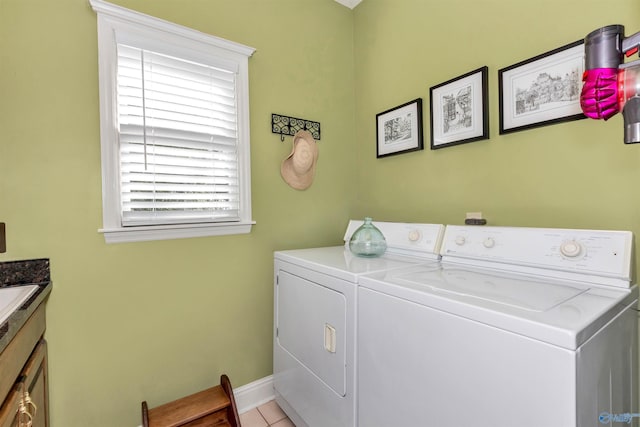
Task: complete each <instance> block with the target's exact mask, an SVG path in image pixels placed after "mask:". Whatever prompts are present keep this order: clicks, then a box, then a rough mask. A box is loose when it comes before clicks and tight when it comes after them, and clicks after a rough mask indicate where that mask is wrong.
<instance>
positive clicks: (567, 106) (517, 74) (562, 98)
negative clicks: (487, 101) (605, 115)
mask: <svg viewBox="0 0 640 427" xmlns="http://www.w3.org/2000/svg"><path fill="white" fill-rule="evenodd" d="M583 45H584V41H583V40H578V41H576V42H574V43H570V44H568V45H566V46H562V47H560V48H558V49H555V50H552V51H550V52H546V53H543V54H542V55H538V56H536V57H534V58H531V59H527V60H526V61H522V62H519V63H517V64H515V65H512V66H510V67H506V68H503V69H501V70H498V84H499V92H500V134H501V135H502V134H505V133H510V132H517V131H521V130H525V129H531V128H535V127H539V126H547V125H552V124H555V123H561V122H568V121H571V120H578V119H584V118H585V115H584V114H583V113H582V109H581V108H580V90H581V86H582V81H581V79H582V73H583V72H584V46H583Z"/></svg>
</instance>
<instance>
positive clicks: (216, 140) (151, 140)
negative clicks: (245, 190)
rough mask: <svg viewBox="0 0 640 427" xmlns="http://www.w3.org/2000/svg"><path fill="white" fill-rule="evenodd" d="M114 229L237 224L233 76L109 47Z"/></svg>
mask: <svg viewBox="0 0 640 427" xmlns="http://www.w3.org/2000/svg"><path fill="white" fill-rule="evenodd" d="M117 56H118V60H117V61H118V62H117V64H118V66H117V95H118V96H117V98H118V101H117V120H118V133H119V144H120V149H119V150H120V151H119V154H120V186H121V188H120V195H121V205H122V225H123V226H136V225H153V224H176V223H194V222H217V221H226V222H229V221H239V220H240V216H239V209H240V207H239V203H240V195H239V183H238V180H239V176H238V149H237V144H238V126H237V116H238V113H237V102H236V93H237V91H236V73H235V71H234V70H227V69H222V68H216V67H212V66H210V65H206V64H200V63H196V62H192V61H187V60H183V59H179V58H174V57H171V56H168V55H164V54H160V53H157V52H153V51H149V50H145V49H141V48H137V47H132V46H128V45H125V44H118V45H117Z"/></svg>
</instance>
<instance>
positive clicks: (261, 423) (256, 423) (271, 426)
mask: <svg viewBox="0 0 640 427" xmlns="http://www.w3.org/2000/svg"><path fill="white" fill-rule="evenodd" d="M240 423H242V427H296V426H295V425H294V424H293V423H292V422H291V420H290V419H289V418H287V414H285V413H284V412H282V409H280V407H279V406H278V404H277V403H276V401H275V400H272V401H270V402H267V403H265V404H264V405H261V406H258V407H257V408H254V409H252V410H250V411H247V412H245V413H243V414H240Z"/></svg>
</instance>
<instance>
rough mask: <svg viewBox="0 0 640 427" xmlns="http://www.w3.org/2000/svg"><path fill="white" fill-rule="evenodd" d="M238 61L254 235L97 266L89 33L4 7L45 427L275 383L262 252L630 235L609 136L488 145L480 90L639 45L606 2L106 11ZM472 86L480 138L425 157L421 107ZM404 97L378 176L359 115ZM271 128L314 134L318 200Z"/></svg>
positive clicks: (5, 67)
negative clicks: (354, 241)
mask: <svg viewBox="0 0 640 427" xmlns="http://www.w3.org/2000/svg"><path fill="white" fill-rule="evenodd" d="M115 3H117V4H120V5H123V6H126V7H129V8H132V9H134V10H138V11H141V12H144V13H147V14H150V15H154V16H158V17H160V18H163V19H166V20H170V21H173V22H177V23H179V24H183V25H186V26H189V27H192V28H195V29H197V30H200V31H203V32H206V33H210V34H214V35H217V36H220V37H224V38H227V39H231V40H234V41H237V42H240V43H244V44H247V45H249V46H252V47H255V48H256V49H257V52H256V53H255V55H254V56H253V57H252V58H251V59H250V62H249V65H250V91H251V136H252V141H251V142H252V151H251V155H252V184H253V216H254V219H255V220H256V221H257V224H256V226H255V227H254V229H253V231H252V233H251V234H249V235H242V236H225V237H211V238H199V239H184V240H172V241H163V242H146V243H130V244H113V245H106V244H105V243H104V240H103V238H102V235H100V234H99V233H97V231H96V230H97V229H98V228H100V227H101V219H102V212H101V206H102V204H101V183H100V150H99V147H100V145H99V130H98V123H99V116H98V82H97V40H96V17H95V13H94V12H93V11H92V10H91V8H90V7H89V5H88V2H87V1H86V0H57V1H55V2H53V1H50V0H0V129H1V130H2V133H1V134H0V221H3V222H6V223H7V232H8V249H9V252H8V253H6V254H1V255H0V261H6V260H12V259H25V258H35V257H50V258H51V263H52V276H53V280H54V290H53V293H52V295H51V297H50V300H49V303H48V307H47V320H48V329H47V339H48V340H49V344H50V348H49V349H50V359H49V367H50V386H51V387H50V392H51V407H52V408H51V409H52V413H51V416H52V424H53V427H76V426H78V427H80V426H89V425H90V426H92V427H102V426H105V427H107V426H108V427H116V426H117V427H127V426H135V425H137V424H138V423H139V422H140V419H139V402H140V401H141V400H143V399H146V400H148V401H149V402H150V403H151V404H152V405H154V404H158V403H161V402H164V401H167V400H170V399H173V398H175V397H177V396H181V395H184V394H187V393H191V392H193V391H195V390H199V389H201V388H205V387H208V386H210V385H212V384H213V383H215V382H217V380H218V376H219V375H220V373H222V372H226V373H227V374H229V375H230V377H231V379H232V381H233V383H234V385H235V386H236V387H237V386H240V385H243V384H246V383H248V382H250V381H253V380H256V379H258V378H262V377H264V376H267V375H269V374H271V372H272V371H271V362H272V360H271V333H272V332H271V331H272V280H273V279H272V274H273V271H272V251H273V250H277V249H285V248H294V247H309V246H322V245H330V244H337V243H339V242H340V239H341V236H342V232H343V230H344V226H345V225H346V221H347V219H348V218H349V217H361V216H363V215H365V214H367V215H372V216H373V217H374V219H378V220H394V221H421V222H438V223H453V224H457V223H462V222H463V219H464V215H465V212H469V211H482V212H484V214H485V216H486V217H487V218H488V220H489V223H490V224H494V225H522V226H544V227H572V228H578V227H580V228H612V229H629V230H632V231H634V233H635V234H636V235H640V221H639V218H640V216H639V215H640V198H638V197H637V195H638V193H639V192H638V191H637V190H636V185H637V183H640V146H625V145H624V144H623V143H622V119H621V117H620V116H619V115H618V116H616V117H614V118H612V119H611V120H609V121H608V122H602V121H594V120H580V121H575V122H571V123H563V124H558V125H554V126H548V127H544V128H539V129H534V130H528V131H523V132H518V133H514V134H510V135H504V136H499V135H498V85H497V71H498V69H500V68H503V67H506V66H509V65H511V64H513V63H516V62H519V61H521V60H524V59H526V58H530V57H532V56H535V55H537V54H540V53H542V52H545V51H548V50H551V49H554V48H556V47H558V46H561V45H563V44H566V43H569V42H572V41H574V40H577V39H580V38H582V37H584V35H585V34H587V33H588V32H589V31H591V30H593V29H595V28H598V27H601V26H603V25H607V24H612V23H620V24H623V25H625V26H626V27H627V32H628V33H631V32H635V31H638V30H640V3H638V2H637V0H617V1H616V2H615V5H613V6H609V5H607V7H603V6H602V2H601V1H598V2H596V1H595V0H581V1H577V0H553V1H552V0H540V1H537V2H513V1H511V0H480V1H470V0H467V1H463V0H451V1H449V2H441V1H431V0H364V1H363V3H361V4H360V5H359V6H358V7H357V8H356V9H355V10H353V11H351V10H349V9H347V8H344V7H342V6H340V5H339V4H337V3H335V2H334V1H333V0H215V1H205V0H155V1H153V2H150V1H148V0H118V1H116V2H115ZM483 65H487V66H488V67H489V72H490V74H489V92H490V96H489V103H490V104H489V105H490V128H491V138H490V139H489V140H487V141H480V142H474V143H471V144H464V145H460V146H456V147H448V148H444V149H441V150H437V151H431V150H429V149H428V144H429V138H430V135H429V87H431V86H434V85H436V84H439V83H441V82H444V81H446V80H449V79H451V78H453V77H456V76H459V75H461V74H464V73H466V72H468V71H470V70H473V69H476V68H478V67H480V66H483ZM417 97H421V98H423V101H424V129H425V143H426V145H427V147H426V149H425V150H424V151H420V152H416V153H409V154H403V155H399V156H392V157H388V158H384V159H376V157H375V115H376V113H379V112H381V111H384V110H386V109H389V108H391V107H394V106H396V105H399V104H402V103H404V102H406V101H409V100H411V99H414V98H417ZM272 112H275V113H282V114H290V115H293V116H297V117H304V118H309V119H312V120H317V121H320V122H321V123H322V141H321V142H320V143H319V147H320V159H319V163H318V170H317V177H316V180H315V182H314V184H313V186H312V187H311V188H310V189H309V190H307V191H304V192H298V191H295V190H292V189H291V188H289V187H288V186H287V185H285V184H284V183H283V182H282V180H281V179H280V176H279V164H280V162H281V160H282V159H283V158H284V157H286V156H287V155H288V153H289V151H290V148H291V147H290V144H291V141H290V139H288V140H287V141H286V142H285V143H281V142H280V140H279V138H278V137H277V136H275V135H272V134H271V133H270V129H269V122H270V114H271V113H272Z"/></svg>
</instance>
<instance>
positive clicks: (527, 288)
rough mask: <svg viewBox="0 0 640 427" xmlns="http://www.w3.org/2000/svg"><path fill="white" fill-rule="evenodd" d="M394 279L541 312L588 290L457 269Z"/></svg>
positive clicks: (444, 269) (405, 275) (422, 272)
mask: <svg viewBox="0 0 640 427" xmlns="http://www.w3.org/2000/svg"><path fill="white" fill-rule="evenodd" d="M397 281H398V283H400V284H408V285H410V286H414V287H415V286H428V287H429V288H431V289H432V290H434V291H436V292H442V293H445V294H452V295H456V296H461V297H466V298H467V299H470V300H472V299H476V300H478V302H479V303H481V302H482V301H486V302H492V303H495V304H502V305H506V306H510V307H515V308H519V309H523V310H528V311H535V312H542V311H547V310H550V309H551V308H553V307H555V306H557V305H558V304H561V303H563V302H565V301H567V300H569V299H571V298H574V297H576V296H578V295H580V294H581V293H583V292H586V291H587V290H588V289H585V288H578V287H573V286H569V285H566V286H558V285H555V284H550V283H544V282H540V281H538V280H532V279H526V278H523V279H521V280H514V279H513V278H508V277H500V276H496V275H489V274H485V273H479V272H475V271H470V270H463V269H460V268H443V269H442V270H435V271H434V270H430V271H416V272H410V273H406V274H399V275H398V276H397Z"/></svg>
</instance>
